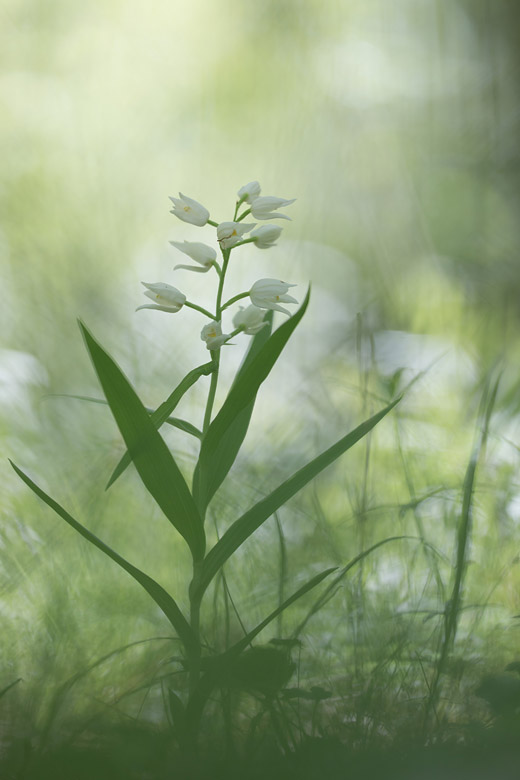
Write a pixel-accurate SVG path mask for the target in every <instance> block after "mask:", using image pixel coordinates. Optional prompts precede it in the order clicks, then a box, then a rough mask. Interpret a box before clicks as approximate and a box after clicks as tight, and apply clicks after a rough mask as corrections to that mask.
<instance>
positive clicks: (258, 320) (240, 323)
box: [233, 304, 267, 336]
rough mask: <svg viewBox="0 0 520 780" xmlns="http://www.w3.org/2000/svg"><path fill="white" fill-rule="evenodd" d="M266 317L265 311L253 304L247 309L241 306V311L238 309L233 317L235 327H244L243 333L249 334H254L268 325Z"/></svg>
mask: <svg viewBox="0 0 520 780" xmlns="http://www.w3.org/2000/svg"><path fill="white" fill-rule="evenodd" d="M264 317H265V311H264V310H263V309H259V308H258V306H254V305H253V304H251V305H250V306H248V307H247V308H246V309H244V307H243V306H241V307H240V311H237V313H236V314H235V316H234V317H233V325H234V326H235V328H242V331H243V333H246V334H247V335H248V336H254V335H255V333H258V331H259V330H262V328H263V327H265V326H266V325H267V322H264Z"/></svg>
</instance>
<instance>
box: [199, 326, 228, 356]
mask: <svg viewBox="0 0 520 780" xmlns="http://www.w3.org/2000/svg"><path fill="white" fill-rule="evenodd" d="M200 337H201V339H202V341H205V342H206V347H207V348H208V349H218V348H219V347H221V346H222V344H224V343H225V342H226V341H227V339H228V338H229V333H222V328H221V327H220V322H216V321H215V320H212V322H208V324H207V325H204V327H203V328H202V330H201V332H200Z"/></svg>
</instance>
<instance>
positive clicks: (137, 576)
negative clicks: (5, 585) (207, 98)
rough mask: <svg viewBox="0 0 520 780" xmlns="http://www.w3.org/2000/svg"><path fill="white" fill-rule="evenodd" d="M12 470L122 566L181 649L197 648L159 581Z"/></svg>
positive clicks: (28, 480)
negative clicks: (165, 621) (163, 618)
mask: <svg viewBox="0 0 520 780" xmlns="http://www.w3.org/2000/svg"><path fill="white" fill-rule="evenodd" d="M9 463H10V464H11V466H12V467H13V469H14V470H15V471H16V473H17V474H18V476H19V477H20V479H22V480H23V481H24V482H25V484H26V485H28V487H30V488H31V490H32V491H33V492H34V493H36V495H37V496H38V498H41V499H42V501H45V503H46V504H47V505H48V506H50V507H51V509H53V510H54V511H55V512H56V514H57V515H59V516H60V517H61V518H63V520H65V522H66V523H68V524H69V525H70V526H72V528H74V529H75V530H76V531H77V532H78V533H79V534H81V536H83V537H84V538H85V539H87V540H88V541H89V542H90V543H91V544H93V545H94V546H95V547H97V548H98V549H99V550H101V551H102V552H104V553H105V555H108V557H109V558H112V560H113V561H115V563H117V564H118V565H119V566H121V568H122V569H124V570H125V571H127V572H128V574H130V575H131V576H132V577H133V578H134V580H136V581H137V582H138V583H139V584H140V585H141V586H142V587H143V588H144V589H145V590H146V592H147V593H148V595H149V596H151V597H152V599H153V600H154V601H155V603H156V604H157V606H158V607H159V608H160V609H161V610H162V611H163V612H164V614H165V615H166V617H167V618H168V620H169V621H170V623H171V624H172V626H173V627H174V629H175V631H176V632H177V634H178V636H179V638H180V639H181V640H182V642H183V644H184V646H185V647H186V648H189V649H193V648H194V647H196V646H197V639H196V637H195V635H194V634H193V631H192V630H191V628H190V625H189V623H188V621H187V620H186V618H185V617H184V615H183V614H182V612H181V610H180V609H179V607H178V606H177V602H176V601H175V599H173V598H172V596H170V594H169V593H168V592H167V591H166V590H165V589H164V588H163V587H162V586H161V585H159V583H158V582H156V581H155V580H153V579H152V578H151V577H149V576H148V574H145V573H144V572H142V571H141V570H140V569H138V568H137V567H136V566H133V565H132V564H131V563H129V562H128V561H127V560H125V558H123V557H122V556H121V555H119V553H117V552H116V551H115V550H112V548H111V547H109V546H108V545H107V544H105V543H104V542H102V541H101V539H99V538H98V537H97V536H95V534H93V533H92V532H91V531H89V530H88V529H87V528H85V526H83V525H81V523H78V521H77V520H75V519H74V518H73V517H72V516H71V515H69V513H68V512H67V511H66V510H65V509H64V508H63V507H62V506H60V504H58V503H57V502H56V501H54V499H52V498H51V497H50V496H48V495H47V493H45V492H44V491H43V490H42V489H41V488H40V487H38V485H37V484H36V483H35V482H33V481H32V479H31V478H30V477H28V476H27V474H25V473H24V472H23V471H22V470H21V469H19V468H18V466H16V464H15V463H13V462H12V461H11V460H10V461H9Z"/></svg>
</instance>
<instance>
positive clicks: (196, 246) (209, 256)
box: [170, 241, 217, 274]
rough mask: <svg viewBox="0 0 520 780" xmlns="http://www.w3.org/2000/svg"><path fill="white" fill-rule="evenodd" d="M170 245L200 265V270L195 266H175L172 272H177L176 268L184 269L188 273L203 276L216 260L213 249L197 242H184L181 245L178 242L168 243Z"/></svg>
mask: <svg viewBox="0 0 520 780" xmlns="http://www.w3.org/2000/svg"><path fill="white" fill-rule="evenodd" d="M170 244H172V246H174V247H175V248H176V249H179V250H180V251H181V252H184V254H185V255H188V257H191V259H192V260H195V262H196V263H200V264H201V266H202V268H198V267H197V266H195V265H176V266H175V268H174V269H173V270H174V271H175V270H177V268H186V269H187V270H188V271H195V272H196V273H198V274H205V273H206V272H207V271H209V269H210V268H211V266H212V265H213V264H214V262H215V260H216V258H217V253H216V251H215V250H214V249H213V247H211V246H208V245H207V244H201V243H199V242H198V241H185V242H184V243H183V244H181V242H180V241H170Z"/></svg>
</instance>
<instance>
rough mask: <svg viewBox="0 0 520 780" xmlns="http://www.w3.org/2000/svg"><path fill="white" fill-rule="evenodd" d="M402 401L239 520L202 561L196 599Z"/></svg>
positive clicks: (301, 472)
mask: <svg viewBox="0 0 520 780" xmlns="http://www.w3.org/2000/svg"><path fill="white" fill-rule="evenodd" d="M399 401H400V398H398V399H396V400H395V401H393V403H391V404H389V405H388V406H386V407H385V408H384V409H382V410H381V411H380V412H378V413H377V414H375V415H374V416H373V417H370V419H368V420H365V422H363V423H361V425H359V426H358V427H357V428H355V429H354V430H353V431H351V432H350V433H347V435H346V436H344V437H343V438H342V439H340V440H339V441H337V442H336V443H335V444H333V445H332V447H329V449H328V450H325V452H322V453H321V455H318V457H317V458H314V460H312V461H311V462H310V463H308V464H307V465H306V466H303V468H301V469H300V470H299V471H297V472H296V474H293V476H292V477H289V479H287V480H286V481H285V482H283V483H282V484H281V485H280V486H279V487H277V488H276V490H273V492H272V493H270V494H269V495H268V496H267V497H266V498H264V499H262V501H259V502H258V504H255V505H254V506H253V507H251V509H248V511H247V512H246V513H245V514H243V515H242V517H240V518H239V519H238V520H236V521H235V522H234V523H233V525H232V526H231V527H230V528H229V529H228V530H227V531H226V533H225V534H224V535H223V536H222V537H221V538H220V539H219V541H218V542H217V543H216V545H215V546H214V547H213V548H212V549H211V550H210V551H209V553H208V554H207V555H206V558H205V559H204V561H203V564H202V567H201V569H200V572H199V576H198V577H197V578H196V580H195V581H194V583H193V586H192V590H193V597H194V598H197V597H198V598H202V595H203V593H204V591H205V590H206V588H207V587H208V585H209V583H210V582H211V580H212V579H213V577H214V576H215V574H216V573H217V572H218V570H219V569H220V568H221V566H223V564H224V563H225V562H226V561H227V559H228V558H229V557H230V556H231V555H232V554H233V553H234V552H235V550H237V549H238V548H239V547H240V545H241V544H243V543H244V542H245V541H246V539H248V538H249V537H250V536H251V534H253V533H254V532H255V531H256V529H257V528H259V527H260V526H261V525H262V523H263V522H265V521H266V520H267V518H269V517H271V515H272V514H273V513H274V512H275V511H276V510H277V509H278V508H279V507H280V506H282V504H285V502H286V501H288V500H289V499H290V498H292V496H294V495H295V493H297V492H298V491H299V490H301V489H302V488H303V487H304V486H305V485H306V484H307V483H308V482H310V481H311V479H313V478H314V477H315V476H316V475H317V474H319V473H320V471H323V469H324V468H326V467H327V466H329V465H330V464H331V463H333V462H334V461H335V460H336V459H337V458H339V456H340V455H342V454H343V453H344V452H346V451H347V450H348V449H350V447H352V446H353V445H354V444H355V443H356V442H358V441H359V440H360V439H362V438H363V436H365V435H366V434H367V433H368V432H369V431H371V430H372V428H374V426H375V425H377V423H378V422H379V421H380V420H382V419H383V417H385V415H387V414H388V412H389V411H390V410H391V409H393V408H394V406H395V405H396V404H397V403H398V402H399Z"/></svg>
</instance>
